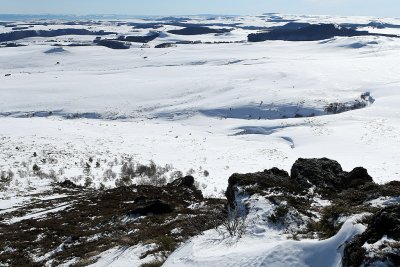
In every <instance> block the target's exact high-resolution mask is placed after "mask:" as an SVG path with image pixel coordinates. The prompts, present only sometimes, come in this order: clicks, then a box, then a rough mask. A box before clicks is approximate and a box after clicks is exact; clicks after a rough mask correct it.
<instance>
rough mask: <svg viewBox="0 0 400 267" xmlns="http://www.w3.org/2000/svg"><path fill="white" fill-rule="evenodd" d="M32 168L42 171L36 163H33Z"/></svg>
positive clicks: (35, 170)
mask: <svg viewBox="0 0 400 267" xmlns="http://www.w3.org/2000/svg"><path fill="white" fill-rule="evenodd" d="M32 170H33V171H34V172H38V171H40V167H39V166H38V165H37V164H36V163H35V164H33V166H32Z"/></svg>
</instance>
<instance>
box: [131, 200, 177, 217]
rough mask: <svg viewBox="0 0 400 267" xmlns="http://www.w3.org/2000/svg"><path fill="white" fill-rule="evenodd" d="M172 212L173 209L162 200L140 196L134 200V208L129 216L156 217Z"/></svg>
mask: <svg viewBox="0 0 400 267" xmlns="http://www.w3.org/2000/svg"><path fill="white" fill-rule="evenodd" d="M172 211H174V207H173V206H172V205H171V204H169V203H167V202H165V201H163V200H160V199H148V198H146V197H144V196H140V197H138V198H137V199H135V203H134V208H133V209H132V210H131V211H130V212H129V215H148V214H151V215H158V214H164V213H170V212H172Z"/></svg>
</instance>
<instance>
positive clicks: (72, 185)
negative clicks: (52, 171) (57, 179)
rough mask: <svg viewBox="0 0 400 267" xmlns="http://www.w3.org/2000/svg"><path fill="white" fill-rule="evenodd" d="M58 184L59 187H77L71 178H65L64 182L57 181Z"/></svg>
mask: <svg viewBox="0 0 400 267" xmlns="http://www.w3.org/2000/svg"><path fill="white" fill-rule="evenodd" d="M59 185H60V186H61V187H64V188H77V187H79V186H77V185H76V184H75V183H73V182H72V181H71V180H65V181H64V182H62V183H59Z"/></svg>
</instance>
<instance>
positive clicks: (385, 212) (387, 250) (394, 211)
mask: <svg viewBox="0 0 400 267" xmlns="http://www.w3.org/2000/svg"><path fill="white" fill-rule="evenodd" d="M384 237H386V238H388V239H391V240H393V241H394V242H390V243H384V242H383V243H382V244H380V245H379V247H376V248H375V249H376V250H377V251H378V252H379V253H370V252H368V251H367V250H366V247H365V244H370V245H371V244H374V243H376V242H377V241H379V240H381V239H382V238H384ZM399 244H400V206H399V205H395V206H389V207H385V208H383V209H381V210H379V211H378V212H376V213H375V214H374V215H373V216H372V217H371V219H370V220H369V224H368V227H367V229H366V230H365V232H364V233H362V234H361V235H359V236H357V237H356V238H354V239H353V240H352V241H351V242H350V243H348V244H346V247H345V248H344V254H343V260H342V263H343V266H344V267H347V266H400V249H399Z"/></svg>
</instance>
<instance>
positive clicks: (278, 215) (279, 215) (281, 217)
mask: <svg viewBox="0 0 400 267" xmlns="http://www.w3.org/2000/svg"><path fill="white" fill-rule="evenodd" d="M288 213H289V208H288V207H287V206H286V205H283V204H281V205H279V206H278V207H276V208H275V210H274V212H273V213H272V214H271V215H269V216H268V220H269V221H270V222H272V223H274V224H277V223H279V224H284V223H285V221H286V215H287V214H288Z"/></svg>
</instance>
